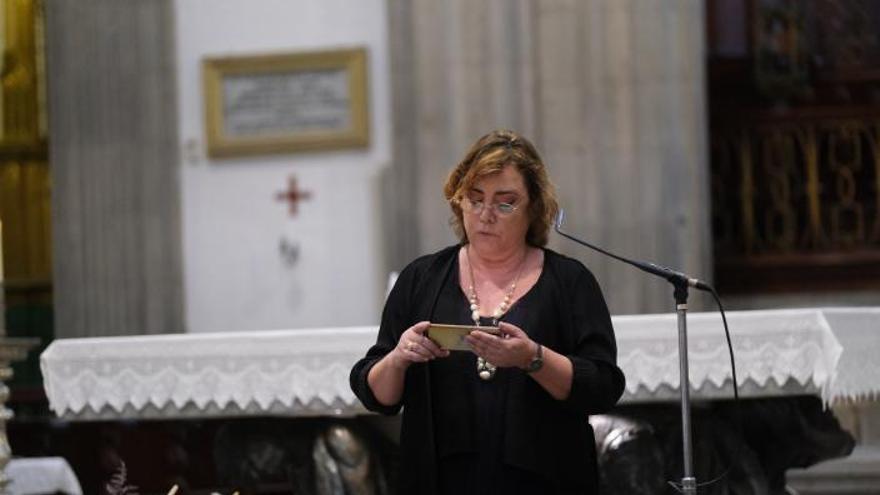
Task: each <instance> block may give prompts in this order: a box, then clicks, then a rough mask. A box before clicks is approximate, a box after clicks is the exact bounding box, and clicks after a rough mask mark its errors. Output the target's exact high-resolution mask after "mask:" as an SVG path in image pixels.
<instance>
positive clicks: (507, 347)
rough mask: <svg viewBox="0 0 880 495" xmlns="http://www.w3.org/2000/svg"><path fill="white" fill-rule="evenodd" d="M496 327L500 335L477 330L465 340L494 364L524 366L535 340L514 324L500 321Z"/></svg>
mask: <svg viewBox="0 0 880 495" xmlns="http://www.w3.org/2000/svg"><path fill="white" fill-rule="evenodd" d="M498 328H499V329H500V330H501V335H500V336H496V335H492V334H491V333H488V332H481V331H479V330H477V331H473V332H471V333H470V334H469V335H468V336H467V337H465V340H466V341H467V343H468V344H470V346H471V348H473V350H474V352H475V353H477V355H478V356H480V357H481V358H483V359H485V360H486V361H489V362H490V363H492V364H494V365H495V366H498V367H501V368H510V367H514V366H516V367H517V368H525V367H526V366H527V365H528V364H529V361H531V359H532V357H534V355H535V348H536V346H535V342H534V341H532V339H530V338H529V336H528V335H526V333H525V332H524V331H522V329H521V328H519V327H517V326H516V325H511V324H510V323H507V322H504V321H502V322H499V323H498Z"/></svg>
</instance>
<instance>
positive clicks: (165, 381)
mask: <svg viewBox="0 0 880 495" xmlns="http://www.w3.org/2000/svg"><path fill="white" fill-rule="evenodd" d="M613 320H614V326H615V330H616V333H617V340H618V351H619V352H618V360H619V364H620V366H621V368H622V369H623V370H624V373H625V374H626V377H627V388H626V391H625V394H624V397H623V401H626V402H639V401H658V400H677V397H678V395H677V387H678V384H679V377H678V351H677V345H678V344H677V342H678V337H677V325H676V318H675V315H674V314H669V315H636V316H617V317H614V318H613ZM878 321H880V308H843V309H792V310H773V311H737V312H729V313H728V322H729V324H730V330H731V336H732V339H733V343H734V350H735V352H736V359H737V378H738V381H739V383H740V386H741V395H742V396H744V397H762V396H773V395H780V394H791V393H820V394H821V395H822V397H823V398H824V399H825V400H826V401H834V400H839V399H844V398H852V397H862V396H870V395H873V394H877V393H878V392H880V364H877V362H878V360H876V359H871V358H872V357H874V356H877V355H880V330H878V328H877V325H878V323H877V322H878ZM376 330H377V329H376V327H374V326H370V327H355V328H323V329H307V330H279V331H261V332H240V333H216V334H185V335H153V336H139V337H110V338H89V339H69V340H56V341H54V342H53V343H52V344H51V345H50V346H49V348H48V349H46V351H45V352H43V354H42V355H41V357H40V361H41V367H42V371H43V382H44V385H45V388H46V395H47V396H48V398H49V405H50V408H51V409H52V410H53V411H55V413H56V414H58V415H59V416H63V417H69V418H74V419H98V418H160V417H164V418H168V417H181V416H183V417H187V416H189V417H193V416H195V417H207V416H238V415H252V414H258V415H285V416H299V415H334V414H338V415H351V414H359V413H362V412H364V409H363V407H362V406H361V405H360V404H359V402H358V401H357V399H356V398H355V396H354V394H353V393H352V392H351V390H350V388H349V384H348V375H349V370H350V369H351V366H352V365H353V364H354V362H355V361H356V360H357V359H359V358H360V357H361V356H363V354H364V353H365V352H366V350H367V348H368V347H369V346H370V345H371V344H372V343H373V342H374V341H375V337H376ZM688 337H689V346H688V349H689V351H688V352H689V357H690V383H691V386H692V387H693V390H694V392H693V397H694V398H695V399H701V398H703V399H709V398H718V397H730V390H731V388H730V379H729V377H730V370H729V361H728V357H727V348H726V343H725V340H724V333H723V327H722V324H721V318H720V315H718V314H717V313H692V314H690V315H689V317H688ZM841 343H843V345H841Z"/></svg>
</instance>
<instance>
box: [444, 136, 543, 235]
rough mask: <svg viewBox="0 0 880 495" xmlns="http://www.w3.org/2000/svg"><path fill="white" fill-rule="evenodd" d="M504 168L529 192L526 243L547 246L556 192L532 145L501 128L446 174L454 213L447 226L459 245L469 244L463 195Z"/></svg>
mask: <svg viewBox="0 0 880 495" xmlns="http://www.w3.org/2000/svg"><path fill="white" fill-rule="evenodd" d="M507 166H513V167H516V169H517V170H518V171H519V173H520V174H522V176H523V180H524V182H525V185H526V190H527V191H528V193H529V211H528V213H529V229H528V231H527V232H526V243H528V244H530V245H532V246H538V247H540V246H544V245H546V244H547V236H548V234H549V232H550V226H551V225H553V219H554V218H555V217H556V212H557V211H558V210H559V203H558V201H557V200H556V190H555V188H554V187H553V183H552V182H550V178H549V177H548V176H547V169H546V168H545V167H544V161H543V160H542V159H541V156H540V155H539V154H538V150H537V149H535V145H533V144H532V143H531V142H529V140H528V139H526V138H524V137H522V136H520V135H519V134H517V133H516V132H515V131H510V130H503V129H502V130H495V131H492V132H490V133H489V134H486V135H485V136H483V137H481V138H480V139H477V141H476V142H475V143H474V144H472V145H471V147H470V149H468V151H467V153H466V154H465V156H464V159H462V160H461V162H460V163H459V164H458V165H456V166H455V168H453V169H452V171H451V172H450V173H449V177H448V178H447V179H446V185H445V186H444V187H443V194H444V195H445V196H446V199H447V201H449V205H450V207H451V208H452V213H453V217H452V219H451V221H450V223H451V224H452V228H453V230H454V231H455V234H456V235H457V236H458V238H459V239H460V240H461V242H463V243H467V242H468V239H467V233H466V232H465V231H464V223H463V220H462V211H461V204H460V203H461V200H462V198H463V197H464V193H465V192H467V191H468V190H469V189H470V188H471V187H472V186H473V185H474V183H475V182H476V181H477V180H479V179H480V178H482V177H485V176H487V175H492V174H496V173H499V172H501V170H502V169H504V167H507Z"/></svg>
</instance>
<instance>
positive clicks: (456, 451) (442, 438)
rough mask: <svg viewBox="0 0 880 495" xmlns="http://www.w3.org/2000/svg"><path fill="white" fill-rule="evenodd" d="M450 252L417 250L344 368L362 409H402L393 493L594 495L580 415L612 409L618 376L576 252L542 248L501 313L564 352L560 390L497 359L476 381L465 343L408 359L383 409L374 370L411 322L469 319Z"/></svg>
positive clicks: (590, 450) (592, 461) (587, 435)
mask: <svg viewBox="0 0 880 495" xmlns="http://www.w3.org/2000/svg"><path fill="white" fill-rule="evenodd" d="M458 249H459V246H452V247H450V248H447V249H444V250H443V251H440V252H438V253H436V254H433V255H429V256H425V257H422V258H419V259H418V260H416V261H414V262H413V263H412V264H410V265H409V266H408V267H407V268H406V269H405V270H404V271H403V272H402V273H401V275H400V277H399V278H398V281H397V283H396V285H395V287H394V289H393V290H392V292H391V294H390V295H389V297H388V301H387V302H386V305H385V310H384V311H383V315H382V324H381V326H380V329H379V336H378V338H377V342H376V345H374V346H373V347H372V348H370V350H369V351H368V352H367V355H366V356H365V357H364V358H363V359H361V360H360V361H359V362H358V363H357V364H355V366H354V368H353V369H352V373H351V385H352V389H353V390H354V392H355V394H356V395H357V396H358V398H360V399H361V401H362V402H363V403H364V405H365V406H366V407H367V408H368V409H370V410H373V411H377V412H381V413H384V414H395V413H397V412H398V411H399V410H400V409H401V408H403V421H402V426H401V446H400V449H401V452H400V459H401V465H400V476H399V478H400V479H399V485H400V486H399V493H405V494H410V493H413V494H415V493H426V494H432V493H436V494H441V493H456V494H461V493H474V494H477V493H479V494H492V493H503V494H505V495H512V494H518V493H528V494H529V495H533V494H535V493H541V494H554V493H555V494H569V493H579V494H590V493H595V492H596V489H597V482H598V480H597V472H596V458H595V456H596V453H595V445H594V439H593V435H592V429H591V428H590V426H589V423H588V422H587V414H589V413H599V412H603V411H606V410H607V409H609V408H610V407H612V406H613V405H614V404H615V403H616V401H617V399H618V398H619V397H620V395H621V393H622V391H623V386H624V379H623V374H622V373H621V371H620V369H619V368H618V367H617V366H616V345H615V342H614V334H613V329H612V327H611V320H610V316H609V315H608V310H607V307H606V306H605V301H604V298H603V297H602V294H601V290H600V289H599V286H598V284H597V283H596V281H595V279H594V278H593V276H592V274H590V273H589V271H588V270H587V269H586V268H585V267H584V266H583V265H582V264H581V263H580V262H578V261H576V260H573V259H571V258H567V257H564V256H562V255H559V254H557V253H555V252H553V251H550V250H545V256H544V268H543V270H542V273H541V276H540V277H539V278H538V281H537V282H536V283H535V285H534V286H533V287H532V288H531V289H530V290H529V291H528V292H527V293H526V294H525V295H524V296H522V297H521V298H520V299H519V300H518V301H517V302H516V304H514V306H513V307H512V308H511V309H510V311H508V313H507V314H506V315H504V316H503V317H502V320H505V321H508V322H510V323H512V324H514V325H516V326H518V327H520V328H522V329H523V330H524V331H525V332H526V333H527V334H529V337H530V338H531V339H532V340H535V341H536V342H539V343H541V344H542V345H544V346H546V347H547V348H550V349H553V350H554V351H556V352H559V353H561V354H563V355H565V356H566V357H568V358H569V359H570V360H571V362H572V366H573V377H572V388H571V393H570V394H569V397H568V398H567V399H565V400H561V401H560V400H556V399H554V398H553V397H552V396H550V394H549V393H547V392H546V390H544V389H543V388H542V387H541V386H540V385H539V384H538V383H537V382H535V381H534V380H533V379H532V378H531V377H530V376H528V374H527V373H525V372H524V371H522V370H520V369H518V368H499V369H498V372H497V374H496V375H495V377H494V378H493V379H492V380H489V381H483V380H481V379H480V378H479V376H478V375H477V369H476V356H475V355H474V354H473V353H470V352H461V351H454V352H452V353H451V355H450V356H449V357H447V358H440V359H435V360H433V361H431V362H430V363H427V364H413V365H411V366H410V367H409V368H408V370H407V374H406V378H405V383H404V392H403V397H402V399H401V402H400V403H399V404H396V405H393V406H385V405H383V404H381V403H379V402H378V401H377V400H376V398H375V396H374V395H373V393H372V390H371V389H370V387H369V385H368V383H367V375H368V373H369V370H370V368H371V367H372V366H373V365H374V364H375V363H376V362H378V361H379V360H380V359H381V358H382V357H383V356H384V355H385V354H387V353H388V352H390V351H391V350H392V349H393V348H394V347H395V346H396V344H397V341H398V339H399V338H400V335H401V334H402V333H403V332H404V331H405V330H406V329H407V328H409V327H410V326H412V325H413V324H415V323H417V322H419V321H423V320H430V321H434V322H438V323H455V324H472V323H473V322H472V321H471V319H470V309H469V307H468V306H469V303H468V301H467V298H466V297H465V295H464V293H463V292H462V291H461V288H460V286H459V281H458ZM486 323H491V322H490V321H487V322H486Z"/></svg>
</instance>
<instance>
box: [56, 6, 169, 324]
mask: <svg viewBox="0 0 880 495" xmlns="http://www.w3.org/2000/svg"><path fill="white" fill-rule="evenodd" d="M172 12H173V10H172V2H171V0H137V1H131V0H122V1H120V0H79V1H76V2H69V1H66V0H48V1H47V2H46V24H47V25H46V38H47V39H46V52H47V79H48V81H47V82H48V100H49V109H50V110H49V117H50V135H51V139H50V150H49V154H50V163H51V167H52V178H53V184H52V188H53V189H52V195H53V196H52V215H53V237H54V253H53V257H54V300H55V335H56V337H85V336H99V335H126V334H150V333H173V332H181V331H183V296H182V294H183V291H182V287H181V284H182V275H181V263H182V262H181V232H180V228H181V227H180V224H181V220H180V192H179V185H178V181H179V177H178V176H179V170H178V161H179V160H178V150H177V143H178V139H177V137H176V134H177V125H176V122H177V116H176V111H177V110H176V109H177V102H176V83H175V64H174V61H175V57H174V42H173V39H172V36H173V32H174V30H173V19H172Z"/></svg>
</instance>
